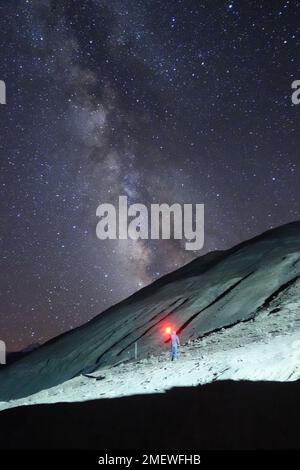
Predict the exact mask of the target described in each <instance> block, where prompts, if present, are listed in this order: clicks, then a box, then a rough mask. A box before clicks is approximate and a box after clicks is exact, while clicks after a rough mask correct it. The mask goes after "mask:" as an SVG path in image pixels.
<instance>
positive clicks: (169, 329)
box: [166, 326, 171, 335]
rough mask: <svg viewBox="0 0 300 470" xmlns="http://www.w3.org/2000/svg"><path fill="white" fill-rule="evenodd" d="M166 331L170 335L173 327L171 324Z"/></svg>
mask: <svg viewBox="0 0 300 470" xmlns="http://www.w3.org/2000/svg"><path fill="white" fill-rule="evenodd" d="M166 333H167V335H170V334H171V327H170V326H167V328H166Z"/></svg>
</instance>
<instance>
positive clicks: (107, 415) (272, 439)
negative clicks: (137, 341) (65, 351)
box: [0, 381, 300, 451]
mask: <svg viewBox="0 0 300 470" xmlns="http://www.w3.org/2000/svg"><path fill="white" fill-rule="evenodd" d="M299 396H300V382H299V381H298V382H288V383H278V382H230V381H226V382H215V383H212V384H209V385H204V386H201V387H196V388H188V387H187V388H179V389H173V390H170V391H169V392H167V393H164V394H155V395H138V396H131V397H125V398H118V399H110V400H107V399H105V400H96V401H90V402H82V403H70V404H66V403H61V404H56V405H36V406H27V407H22V408H14V409H11V410H7V411H2V412H1V413H0V427H1V429H2V433H1V440H0V448H1V449H96V450H106V451H107V450H112V449H120V450H122V449H132V450H133V449H143V450H149V449H154V450H160V449H163V450H176V449H177V450H183V449H189V450H192V449H195V450H197V451H200V450H204V449H300V426H299V421H300V400H299Z"/></svg>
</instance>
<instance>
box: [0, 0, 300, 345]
mask: <svg viewBox="0 0 300 470" xmlns="http://www.w3.org/2000/svg"><path fill="white" fill-rule="evenodd" d="M299 19H300V1H297V0H293V1H277V0H272V2H270V1H266V0H264V1H261V0H253V1H251V2H245V1H242V0H232V1H219V0H214V1H206V0H184V1H182V0H164V1H162V0H142V1H141V0H2V1H1V4H0V26H1V27H0V44H1V48H0V51H1V62H0V79H1V80H4V81H5V82H6V87H7V104H6V105H1V106H0V117H1V121H0V125H1V128H0V150H1V160H0V164H1V176H0V178H1V182H0V190H1V198H0V208H1V219H0V241H1V271H0V273H1V285H0V287H1V303H0V309H1V312H0V338H1V339H3V340H5V341H6V342H7V346H8V349H9V350H19V349H21V348H24V347H26V346H28V345H30V344H35V343H43V342H44V341H46V340H47V339H49V338H51V337H53V336H56V335H57V334H59V333H62V332H64V331H68V330H70V329H72V328H75V327H76V326H79V325H80V324H82V323H85V322H86V321H88V320H89V319H91V318H92V317H94V316H95V315H97V314H99V313H100V312H101V311H103V310H104V309H106V308H107V307H109V306H110V305H112V304H114V303H116V302H118V301H120V300H121V299H123V298H125V297H127V296H128V295H130V294H132V293H133V292H135V291H137V290H138V289H140V288H141V287H143V286H145V285H147V284H149V283H151V282H152V281H154V280H155V279H157V278H159V277H160V276H162V275H164V274H166V273H168V272H170V271H173V270H175V269H177V268H178V267H180V266H182V265H183V264H185V263H187V262H189V261H191V260H192V259H194V258H195V257H197V256H200V255H203V254H205V253H206V252H208V251H211V250H215V249H218V250H220V249H226V248H229V247H231V246H233V245H235V244H237V243H239V242H241V241H243V240H245V239H248V238H251V237H252V236H255V235H257V234H259V233H261V232H263V231H265V230H267V229H269V228H271V227H276V226H278V225H281V224H284V223H287V222H290V221H293V220H297V219H299V187H300V177H299V152H300V150H299V149H300V145H299V143H300V142H299V140H300V132H299V130H300V128H299V123H300V105H299V106H296V105H293V104H292V102H291V94H292V90H291V83H292V81H293V80H296V79H300V60H299V59H300V21H299ZM119 195H127V196H128V201H129V203H130V204H132V203H134V202H139V203H143V204H145V205H147V206H149V204H151V203H162V202H165V203H168V204H172V203H174V202H177V203H181V204H183V203H193V204H196V203H198V204H202V203H203V204H205V245H204V248H203V250H201V251H198V252H191V251H186V250H184V247H183V246H182V244H181V242H180V241H178V240H176V241H174V240H173V241H172V240H170V241H166V240H164V241H150V240H149V241H147V240H140V241H132V240H128V241H127V240H115V241H112V240H106V241H100V240H99V239H97V237H96V225H97V222H98V219H97V218H96V209H97V206H98V205H99V204H101V203H105V202H110V203H116V202H117V200H118V197H119Z"/></svg>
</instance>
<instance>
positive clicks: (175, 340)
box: [171, 330, 180, 361]
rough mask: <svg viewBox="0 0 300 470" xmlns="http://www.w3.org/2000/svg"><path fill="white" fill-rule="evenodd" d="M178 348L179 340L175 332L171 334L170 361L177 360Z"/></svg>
mask: <svg viewBox="0 0 300 470" xmlns="http://www.w3.org/2000/svg"><path fill="white" fill-rule="evenodd" d="M179 346H180V342H179V338H178V336H177V333H176V331H175V330H173V331H172V333H171V361H174V360H175V359H176V358H177V352H178V348H179Z"/></svg>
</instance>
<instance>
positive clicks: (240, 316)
mask: <svg viewBox="0 0 300 470" xmlns="http://www.w3.org/2000/svg"><path fill="white" fill-rule="evenodd" d="M299 276H300V222H294V223H291V224H288V225H285V226H283V227H279V228H277V229H274V230H271V231H268V232H266V233H264V234H263V235H261V236H259V237H256V238H254V239H252V240H249V241H247V242H244V243H242V244H240V245H238V246H237V247H234V248H232V249H230V250H228V251H225V252H217V253H211V254H209V255H206V256H203V257H200V258H198V259H196V260H195V261H193V262H192V263H190V264H189V265H187V266H184V267H183V268H181V269H180V270H178V271H175V272H174V273H171V274H170V275H167V276H165V277H163V278H162V279H160V280H158V281H157V282H155V283H153V284H152V285H150V286H148V287H146V288H144V289H142V290H141V291H139V292H137V293H136V294H134V295H133V296H131V297H130V298H129V299H126V300H125V301H123V302H121V303H120V304H118V305H116V306H114V307H112V308H110V309H108V310H107V311H105V312H103V313H102V314H100V315H99V316H98V317H96V318H94V319H93V320H92V321H90V322H89V323H87V324H86V325H84V326H82V327H80V328H78V329H76V330H74V331H72V332H69V333H67V334H64V335H62V336H60V337H58V338H56V339H54V340H52V341H50V342H49V343H47V344H45V345H44V346H42V347H41V348H39V349H38V350H36V351H34V352H32V353H31V354H29V355H28V356H26V357H25V358H24V359H22V360H20V361H18V362H17V363H14V364H12V365H11V366H8V367H6V368H5V369H4V370H3V371H1V374H0V384H1V385H0V400H8V399H12V398H19V397H22V396H26V395H30V394H32V393H35V392H38V391H39V390H42V389H45V388H49V387H52V386H55V385H57V384H59V383H61V382H63V381H66V380H68V379H71V378H72V377H74V376H77V375H79V374H80V373H82V372H91V371H95V370H97V369H99V368H100V367H103V366H106V365H111V364H116V363H118V362H121V361H124V360H129V359H133V357H134V343H135V342H136V341H137V342H138V350H139V357H141V358H143V357H147V356H148V355H149V354H153V353H154V354H157V353H159V352H161V351H163V350H165V348H166V344H165V337H164V335H163V329H164V327H165V326H166V325H167V324H169V323H170V324H171V325H173V326H175V328H176V329H177V330H178V331H179V333H180V335H181V340H182V342H183V343H184V342H186V341H188V340H192V339H195V338H198V337H201V336H203V335H205V334H207V333H208V332H212V331H215V330H218V329H220V328H223V327H228V326H230V325H233V324H236V323H239V322H241V321H246V320H248V319H250V318H254V317H257V316H259V315H260V313H261V312H262V311H264V310H265V309H266V308H268V306H269V305H270V304H271V303H273V302H274V301H276V299H277V298H279V297H281V296H282V294H284V293H285V292H286V291H287V290H288V289H290V288H292V287H293V285H295V284H296V283H297V281H298V278H299Z"/></svg>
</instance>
